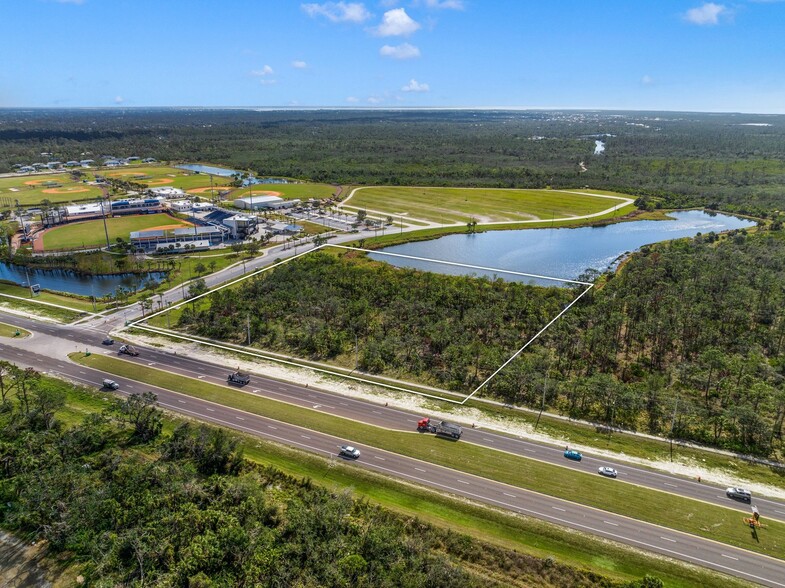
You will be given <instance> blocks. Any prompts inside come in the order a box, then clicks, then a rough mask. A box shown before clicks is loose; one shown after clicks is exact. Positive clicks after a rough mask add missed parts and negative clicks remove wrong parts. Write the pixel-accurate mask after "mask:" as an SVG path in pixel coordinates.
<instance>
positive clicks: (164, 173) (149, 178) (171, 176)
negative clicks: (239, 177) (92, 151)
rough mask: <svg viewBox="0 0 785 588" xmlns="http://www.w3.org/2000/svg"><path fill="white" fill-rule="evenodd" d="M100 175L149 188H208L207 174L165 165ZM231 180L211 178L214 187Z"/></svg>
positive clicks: (129, 167) (110, 171)
mask: <svg viewBox="0 0 785 588" xmlns="http://www.w3.org/2000/svg"><path fill="white" fill-rule="evenodd" d="M102 175H104V176H106V177H107V178H113V179H116V180H127V181H129V182H136V183H139V184H143V185H145V186H147V187H149V188H160V187H162V186H171V187H173V188H182V189H183V190H191V189H199V188H209V187H210V176H209V175H208V174H197V173H194V172H192V171H188V170H185V169H179V168H176V167H170V166H166V165H147V166H138V167H137V166H128V167H121V168H115V169H112V170H108V171H105V172H102ZM231 180H232V178H222V177H219V176H213V179H212V181H213V186H214V187H218V186H221V185H227V184H228V183H229V182H231ZM204 194H205V197H209V192H205V193H204Z"/></svg>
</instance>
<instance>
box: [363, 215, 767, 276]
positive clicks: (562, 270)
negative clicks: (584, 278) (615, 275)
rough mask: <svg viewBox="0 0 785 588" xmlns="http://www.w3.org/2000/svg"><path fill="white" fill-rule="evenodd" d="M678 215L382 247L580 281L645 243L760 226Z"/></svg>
mask: <svg viewBox="0 0 785 588" xmlns="http://www.w3.org/2000/svg"><path fill="white" fill-rule="evenodd" d="M669 216H670V217H672V220H662V221H630V222H622V223H616V224H612V225H606V226H603V227H581V228H576V229H568V228H561V229H523V230H515V231H488V232H485V233H477V234H473V235H470V234H461V235H447V236H444V237H440V238H438V239H433V240H431V241H419V242H416V243H406V244H403V245H395V246H393V247H387V248H385V249H382V250H381V251H383V252H385V253H395V254H398V255H407V256H414V257H421V258H427V259H438V260H443V261H448V262H454V263H458V264H467V265H473V266H479V267H482V268H494V269H500V270H508V271H512V272H522V273H527V274H535V275H537V276H549V277H554V278H561V279H568V280H575V279H578V276H580V275H581V274H582V273H583V272H585V271H586V270H588V269H597V270H600V271H603V270H606V269H609V268H612V267H613V266H614V265H615V264H616V263H617V262H618V260H619V259H620V258H621V257H623V256H624V255H625V254H627V253H629V252H632V251H635V250H636V249H638V248H639V247H641V246H643V245H647V244H649V243H656V242H659V241H670V240H672V239H679V238H681V237H694V236H695V235H697V234H698V233H703V234H706V233H710V232H712V231H713V232H715V233H718V232H720V231H727V230H730V229H742V228H748V227H752V226H755V223H754V222H752V221H749V220H745V219H741V218H738V217H735V216H729V215H724V214H709V213H706V212H703V211H700V210H686V211H681V212H674V213H670V214H669ZM370 257H372V258H373V259H377V260H379V261H385V262H387V263H390V264H392V265H395V266H397V267H411V268H416V269H422V270H425V271H431V272H438V273H444V274H451V275H472V274H474V275H478V276H487V277H491V278H493V277H500V278H503V279H505V280H512V281H520V282H532V283H537V284H541V285H545V286H554V285H560V283H559V282H557V281H554V280H549V279H535V278H532V277H531V276H519V275H515V274H509V273H504V272H498V271H492V270H490V271H483V270H482V269H474V268H465V267H461V266H451V265H445V264H442V263H438V262H436V263H435V262H431V261H421V260H415V259H408V258H405V257H391V256H389V255H384V254H382V253H372V254H370Z"/></svg>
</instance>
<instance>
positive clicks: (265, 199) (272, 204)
mask: <svg viewBox="0 0 785 588" xmlns="http://www.w3.org/2000/svg"><path fill="white" fill-rule="evenodd" d="M298 204H300V200H299V199H297V198H295V199H294V200H284V199H283V198H280V197H278V196H266V195H264V196H263V195H259V196H244V197H242V198H238V199H237V200H235V201H234V205H235V207H237V208H241V209H243V210H277V209H279V208H291V207H292V206H297V205H298Z"/></svg>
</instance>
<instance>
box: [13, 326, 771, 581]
mask: <svg viewBox="0 0 785 588" xmlns="http://www.w3.org/2000/svg"><path fill="white" fill-rule="evenodd" d="M3 320H4V321H5V322H10V323H12V324H16V325H18V326H21V327H24V328H25V329H27V330H29V331H31V332H33V333H34V336H33V337H32V338H29V339H26V340H16V341H13V343H12V344H10V345H9V344H6V343H4V342H3V343H0V357H2V358H3V359H7V360H9V361H13V362H15V363H17V364H19V365H25V366H31V367H34V368H36V369H38V370H40V371H46V372H48V373H50V374H53V375H61V376H64V377H66V378H67V379H71V380H74V381H78V382H81V383H84V384H86V385H93V386H98V385H99V383H100V382H101V380H103V378H105V377H111V378H112V379H114V380H116V381H117V382H119V383H120V391H121V392H124V393H132V392H143V391H147V390H152V391H153V392H155V393H156V394H157V395H158V398H159V402H160V404H161V405H162V406H163V407H165V408H167V409H169V410H172V411H175V412H179V413H182V414H185V415H188V416H191V417H194V418H197V419H199V420H203V421H208V422H213V423H216V424H220V425H224V426H227V427H231V428H234V429H237V430H240V431H244V432H247V433H251V434H254V435H258V436H260V437H263V438H267V439H270V440H273V441H277V442H280V443H284V444H286V445H290V446H294V447H297V448H300V449H303V450H307V451H311V452H314V453H317V454H321V455H329V456H335V455H336V453H337V447H338V446H339V445H341V444H343V443H346V442H350V443H352V442H353V440H352V439H351V438H347V439H342V438H337V437H333V436H330V435H324V434H322V433H319V432H316V431H311V430H307V429H303V428H300V427H297V426H295V425H289V424H286V423H282V422H279V421H274V420H270V419H266V418H264V417H260V416H257V415H253V414H249V413H246V412H243V411H239V410H235V409H231V408H227V407H224V406H221V405H218V404H215V403H211V402H207V401H202V400H199V399H195V398H192V397H189V396H187V395H183V394H179V393H177V392H173V391H170V390H164V389H157V388H155V387H153V386H149V385H147V384H142V383H139V382H136V381H133V380H129V379H125V378H120V377H117V376H114V375H111V374H105V373H103V372H100V371H97V370H93V369H91V368H87V367H84V366H79V365H76V364H73V363H72V362H70V361H69V360H68V358H67V357H66V354H67V353H69V352H71V351H73V350H75V349H76V348H78V349H84V348H85V347H88V346H89V347H91V348H93V350H94V351H96V352H101V351H105V352H109V353H114V350H111V349H105V348H103V349H102V348H100V345H99V346H98V348H96V344H97V343H100V339H101V338H102V332H101V333H100V334H99V333H98V332H96V330H93V329H80V328H74V327H73V326H70V327H69V326H60V325H53V324H47V325H43V324H41V323H39V322H37V321H31V320H27V319H21V318H19V317H17V316H14V317H8V316H7V317H6V318H4V319H3ZM139 349H140V351H141V355H140V356H139V357H138V358H133V359H132V360H131V361H136V362H139V363H140V364H142V365H152V367H156V368H159V369H164V370H166V371H168V372H172V373H181V374H183V375H185V376H189V377H200V376H202V377H201V378H200V379H203V380H205V381H210V382H213V383H220V384H224V383H225V378H226V372H227V368H226V367H223V366H218V365H211V364H205V363H204V362H202V361H196V360H193V359H190V358H188V357H182V356H175V355H172V354H170V353H167V352H163V351H159V350H156V349H153V348H141V347H140V348H139ZM246 390H249V391H253V393H257V394H260V395H264V396H266V397H270V398H274V399H278V400H284V401H287V402H290V403H292V404H297V405H299V406H303V407H307V408H311V409H316V410H320V411H324V412H328V413H330V414H334V415H336V416H342V417H346V418H351V419H360V420H363V421H365V422H369V423H372V424H376V425H379V426H383V427H387V428H390V429H402V430H413V429H414V427H415V426H416V421H417V419H418V417H419V416H422V415H414V414H411V413H408V412H406V411H402V410H398V409H394V408H389V407H383V406H380V405H376V404H372V403H369V402H365V401H362V400H358V399H353V398H348V397H343V396H339V395H335V394H331V393H327V392H322V391H318V390H315V389H311V388H305V387H302V386H298V385H295V384H290V383H286V382H281V381H278V380H272V379H267V378H263V377H261V376H254V379H253V382H252V384H251V385H250V386H248V387H247V388H246ZM461 442H471V443H476V444H478V445H484V446H487V447H490V448H494V449H500V450H503V451H509V452H511V453H516V454H519V455H523V456H525V457H531V458H534V459H540V460H542V461H547V462H552V463H556V464H558V465H564V458H563V457H562V455H561V454H562V451H563V450H562V449H561V448H553V447H549V446H545V445H541V444H537V443H532V442H529V441H524V440H522V439H516V438H513V437H508V436H505V435H500V434H496V433H491V432H488V431H482V430H472V429H465V432H464V438H463V440H462V441H461ZM359 448H360V449H361V450H362V458H361V460H360V461H358V462H356V465H357V466H358V467H365V468H369V469H372V470H375V471H379V472H382V473H385V474H388V475H391V476H393V477H397V478H401V479H405V480H409V481H412V482H416V483H418V484H421V485H424V486H428V487H431V488H434V489H437V490H439V491H442V492H449V493H451V494H454V495H458V496H464V497H466V498H470V499H472V500H475V501H477V502H483V503H486V504H490V505H493V506H496V507H499V508H504V509H507V510H510V511H513V512H519V513H522V514H526V515H529V516H532V517H535V518H539V519H542V520H545V521H547V522H551V523H554V524H559V525H563V526H566V527H570V528H573V529H577V530H581V531H585V532H588V533H591V534H594V535H598V536H601V537H605V538H608V539H612V540H615V541H618V542H621V543H625V544H628V545H632V546H634V547H638V548H640V549H643V550H646V551H651V552H655V553H659V554H662V555H666V556H670V557H673V558H675V559H680V560H685V561H689V562H692V563H694V564H696V565H700V566H705V567H708V568H712V569H715V570H717V571H720V572H724V573H727V574H730V575H733V576H737V577H739V578H743V579H746V580H748V581H752V582H756V583H759V584H763V585H766V586H775V587H783V588H785V561H782V560H777V559H773V558H769V557H766V556H762V555H758V554H755V553H751V552H748V551H746V550H743V549H737V548H734V547H730V546H727V545H723V544H719V543H715V542H712V541H709V540H705V539H702V538H698V537H694V536H692V535H688V534H684V533H680V532H678V531H672V530H670V529H666V528H662V527H658V526H656V525H651V524H647V523H642V522H640V521H636V520H633V519H629V518H626V517H623V516H619V515H614V514H611V513H608V512H604V511H601V510H597V509H593V508H589V507H585V506H581V505H577V504H574V503H570V502H566V501H563V500H560V499H555V498H552V497H549V496H545V495H542V494H538V493H535V492H529V491H526V490H523V489H520V488H515V487H512V486H508V485H505V484H502V483H498V482H494V481H491V480H487V479H483V478H479V477H476V476H473V475H470V474H465V473H463V472H459V471H456V470H451V469H449V468H444V467H440V466H436V465H433V464H430V463H425V462H421V461H419V460H416V459H412V458H408V457H404V456H400V455H397V454H394V453H389V452H386V451H383V450H379V449H376V448H372V447H365V446H359ZM334 458H335V459H338V458H337V457H334ZM599 465H612V466H614V467H616V469H618V470H619V476H620V478H621V479H623V480H625V481H628V482H633V483H637V484H640V485H644V486H648V487H652V488H657V489H660V490H664V491H668V492H674V493H678V494H681V495H685V496H690V497H693V498H698V499H701V500H706V501H707V502H713V503H717V504H721V505H723V506H732V505H733V503H732V502H731V503H729V501H728V499H727V498H726V497H725V496H724V491H723V489H719V488H716V487H712V486H707V485H706V484H699V483H697V481H690V480H685V479H683V478H679V477H674V476H669V475H667V474H660V473H657V472H651V471H648V470H645V469H641V468H634V467H630V466H628V465H625V464H621V463H619V464H614V463H612V462H609V461H607V460H598V459H595V458H592V457H590V456H584V461H583V462H581V463H571V464H570V467H577V468H580V469H585V470H586V471H591V472H595V473H596V471H597V467H598V466H599ZM609 483H615V482H613V481H610V480H609ZM755 503H756V504H758V506H759V508H760V510H761V511H762V514H763V516H764V517H769V518H780V519H783V520H785V505H783V504H782V503H780V502H777V501H772V500H759V499H755ZM739 509H740V513H741V512H746V511H747V507H746V506H743V505H739ZM777 510H779V511H780V512H779V516H775V514H777V513H776V511H777ZM770 511H771V512H770Z"/></svg>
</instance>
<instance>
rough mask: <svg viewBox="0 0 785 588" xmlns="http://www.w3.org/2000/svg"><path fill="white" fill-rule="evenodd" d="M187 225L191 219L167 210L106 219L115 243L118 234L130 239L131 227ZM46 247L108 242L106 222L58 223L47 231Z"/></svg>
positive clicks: (112, 240)
mask: <svg viewBox="0 0 785 588" xmlns="http://www.w3.org/2000/svg"><path fill="white" fill-rule="evenodd" d="M175 226H178V227H188V226H191V224H190V223H187V222H185V221H181V220H179V219H176V218H174V217H172V216H169V215H168V214H164V213H159V214H142V215H135V216H117V217H113V218H108V219H106V227H107V229H108V231H109V241H110V243H114V242H115V239H116V238H117V237H121V238H123V239H125V240H128V236H129V234H130V233H131V232H132V231H145V230H148V229H154V228H159V227H168V228H174V227H175ZM43 239H44V249H49V250H51V249H71V248H77V247H91V246H99V245H105V244H106V236H105V235H104V223H103V221H102V220H101V219H96V220H90V221H83V222H80V223H72V224H68V225H62V226H59V227H55V228H54V229H52V230H50V231H47V232H46V233H44V236H43Z"/></svg>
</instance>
